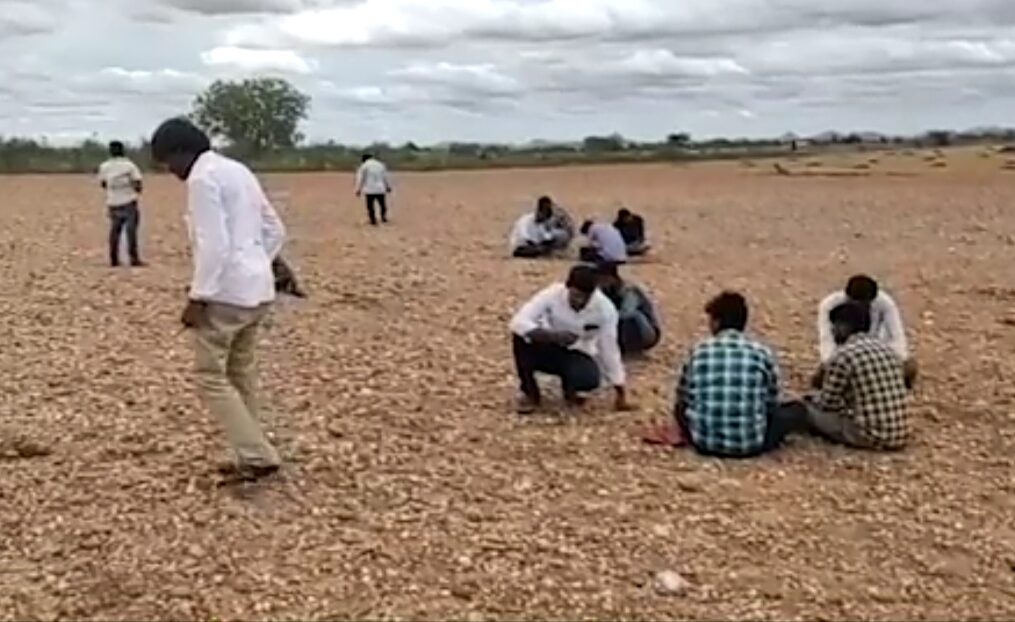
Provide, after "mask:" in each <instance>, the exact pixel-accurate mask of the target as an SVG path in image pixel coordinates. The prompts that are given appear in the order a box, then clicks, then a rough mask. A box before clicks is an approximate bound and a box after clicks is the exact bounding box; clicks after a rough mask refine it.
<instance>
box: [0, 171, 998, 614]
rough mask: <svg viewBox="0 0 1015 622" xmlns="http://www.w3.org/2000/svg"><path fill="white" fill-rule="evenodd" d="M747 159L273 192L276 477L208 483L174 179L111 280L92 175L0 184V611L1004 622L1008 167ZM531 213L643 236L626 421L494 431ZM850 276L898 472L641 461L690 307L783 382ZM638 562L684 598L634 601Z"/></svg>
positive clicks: (820, 452)
mask: <svg viewBox="0 0 1015 622" xmlns="http://www.w3.org/2000/svg"><path fill="white" fill-rule="evenodd" d="M985 162H986V160H985ZM878 166H884V162H881V163H879V164H878ZM768 168H769V167H768V165H762V164H758V165H757V166H756V167H754V168H749V167H746V166H741V165H736V164H716V165H700V166H693V167H676V166H669V165H649V166H637V167H634V166H631V167H623V166H616V167H597V168H562V169H553V170H537V169H533V170H502V171H484V172H446V173H428V174H411V175H410V174H404V175H399V176H397V177H396V180H395V181H396V184H397V188H396V193H397V194H396V195H395V197H394V200H393V219H394V224H392V225H391V226H389V227H387V228H381V229H377V230H375V229H371V228H370V227H368V226H366V225H365V219H366V218H365V213H364V211H363V210H362V207H361V206H360V204H359V202H358V201H357V200H356V199H355V198H354V197H352V196H351V186H352V183H351V181H350V179H349V176H348V175H346V174H334V175H327V174H307V175H279V176H269V177H267V178H266V185H267V187H268V188H269V189H270V191H271V193H272V194H273V195H274V196H276V197H278V198H279V199H280V201H279V203H280V204H283V205H281V206H280V207H281V209H280V211H281V212H282V215H283V218H284V220H285V221H286V223H287V225H288V227H289V233H290V242H289V245H288V246H287V250H286V256H287V257H289V258H290V259H291V261H292V263H293V264H294V267H295V268H296V270H297V273H298V274H299V276H300V277H301V279H302V280H303V281H304V283H305V284H306V286H307V288H308V289H309V290H310V293H311V298H310V299H309V300H308V301H305V302H295V301H291V300H287V301H285V302H284V303H282V304H280V305H278V307H277V312H276V314H275V315H274V317H273V321H272V324H271V326H270V328H269V329H268V330H267V331H266V332H265V334H264V347H263V348H262V380H263V384H264V396H265V398H266V399H267V401H268V403H269V404H270V407H271V411H272V412H273V413H274V417H273V423H272V426H271V429H272V430H273V433H274V435H275V437H276V439H277V440H278V443H279V445H280V447H281V449H282V451H283V453H284V457H285V458H286V459H287V461H288V467H287V472H286V473H285V475H284V477H283V478H281V479H280V480H279V481H276V482H272V483H270V484H266V485H264V486H258V487H256V488H248V489H242V490H234V491H230V490H224V489H220V488H217V487H216V486H215V476H214V472H213V471H214V465H215V464H216V463H217V462H218V461H220V460H221V459H222V458H223V457H224V456H225V445H224V439H223V437H222V435H221V434H220V432H219V431H218V429H217V428H216V427H215V425H214V423H213V421H212V420H211V417H210V415H209V414H208V413H207V412H206V410H205V409H204V408H202V407H201V406H200V404H199V403H198V401H197V398H196V396H195V394H194V390H193V387H192V384H191V380H190V375H189V366H190V364H191V349H190V345H189V343H188V342H187V335H185V334H180V333H179V332H178V315H179V312H180V310H181V309H182V303H183V301H184V289H185V287H186V285H187V283H188V281H189V275H190V263H189V257H188V245H187V240H186V233H185V227H184V222H183V218H182V214H183V208H184V206H183V202H184V193H183V189H182V187H181V185H180V184H178V183H177V182H176V181H175V180H173V179H170V178H169V177H151V178H149V180H148V191H147V193H146V195H145V199H144V203H143V206H142V209H143V217H142V219H143V220H142V229H143V248H142V251H143V252H144V253H145V255H146V259H147V260H148V261H149V262H150V264H151V266H150V267H148V268H146V269H142V270H128V269H121V270H118V271H114V270H112V269H110V268H108V267H107V266H106V265H105V260H106V258H105V249H104V243H103V240H104V236H105V228H106V221H105V216H104V211H103V208H102V206H101V202H102V198H101V194H100V193H99V191H98V189H97V188H96V187H94V184H93V182H92V180H90V179H88V178H85V177H74V176H51V177H5V178H0V197H2V200H0V267H2V272H3V275H4V276H3V283H4V288H3V294H2V295H0V318H2V319H0V322H2V324H0V335H2V344H3V345H2V347H0V618H2V619H52V618H75V619H105V620H108V619H123V620H127V619H130V620H139V619H181V620H207V619H210V618H217V619H220V620H238V619H244V620H260V619H363V618H373V619H378V618H380V619H446V618H454V619H463V620H484V619H537V618H567V619H583V620H584V619H594V618H598V619H603V618H610V619H617V618H623V619H642V620H644V619H671V618H672V619H676V618H680V619H695V620H717V619H734V618H737V619H751V620H788V619H806V620H868V619H869V620H874V619H893V620H902V619H912V620H917V619H920V620H958V619H963V620H974V619H975V620H1010V619H1015V470H1013V467H1015V385H1013V384H1012V378H1013V377H1015V358H1013V357H1012V356H1011V352H1012V351H1013V350H1015V268H1013V263H1012V259H1013V255H1015V173H1012V172H1002V171H1001V170H1000V166H998V164H997V162H993V163H992V164H990V166H988V165H987V164H986V163H985V164H983V165H982V166H979V167H974V166H972V165H970V166H968V167H965V168H963V167H956V166H952V167H936V168H935V169H933V170H932V169H931V168H930V167H929V166H924V167H922V168H921V170H920V171H918V172H917V173H915V174H914V175H913V176H905V177H902V176H900V177H890V176H887V175H877V174H871V175H869V176H865V177H855V178H854V177H842V178H832V177H828V178H823V177H821V176H820V175H809V176H806V177H804V176H801V177H785V176H778V175H774V174H773V175H769V174H767V170H768ZM814 168H815V167H812V168H811V172H812V173H813V172H814ZM918 168H919V167H918ZM544 192H549V193H551V194H552V195H553V196H554V198H556V199H557V200H558V201H559V202H560V203H561V204H563V205H565V206H566V207H568V208H569V209H570V210H571V211H572V213H573V214H575V216H576V218H579V219H580V218H581V217H583V216H587V215H594V214H599V215H602V216H612V214H613V212H614V211H615V210H616V208H617V206H618V204H619V201H624V202H625V203H626V204H627V205H628V206H629V207H631V208H634V209H635V210H636V211H640V212H641V213H642V214H644V215H645V216H646V219H647V220H648V224H649V235H650V237H651V239H652V241H653V242H654V244H655V247H656V249H655V252H654V254H653V255H652V256H651V257H650V258H649V259H648V260H647V261H646V262H644V263H641V264H638V265H635V266H633V267H631V268H630V269H629V270H628V271H627V273H628V275H629V277H630V278H632V279H634V280H636V281H638V282H640V283H642V284H644V285H646V286H647V287H648V289H649V290H650V291H651V292H652V294H653V295H654V297H655V299H656V302H657V304H658V305H659V307H660V309H661V314H662V318H663V321H664V330H665V335H664V341H663V343H662V344H661V345H660V347H659V348H657V349H656V350H655V351H654V352H653V353H652V355H651V357H650V359H649V360H647V361H644V362H639V363H637V364H635V365H632V366H631V368H630V371H631V376H632V380H631V389H632V397H633V399H634V400H635V401H636V402H637V403H638V404H639V405H640V410H639V412H637V413H634V414H623V415H618V414H613V413H611V412H609V406H610V400H609V399H608V398H609V396H608V395H604V396H602V397H600V398H598V399H596V400H595V401H594V402H593V403H592V404H591V405H590V406H589V407H588V408H587V409H586V410H585V412H583V413H582V414H581V415H580V416H577V417H575V416H568V417H554V416H543V417H537V418H534V419H532V420H524V421H523V420H520V419H519V418H518V417H516V416H515V415H514V414H513V411H512V409H511V404H512V399H513V397H514V392H515V381H514V377H513V373H512V361H511V358H510V342H509V335H508V331H507V321H508V319H509V318H510V316H511V314H512V313H513V311H514V310H515V308H516V307H517V306H518V305H519V304H521V303H522V302H523V301H524V300H525V299H526V298H527V297H528V296H529V295H531V294H532V293H534V292H535V291H536V290H537V289H538V288H540V287H542V286H544V285H546V284H548V283H549V282H551V281H553V280H555V279H558V278H562V276H563V275H564V274H565V272H566V270H567V269H568V267H569V265H570V264H569V263H568V262H565V261H543V262H526V261H518V260H509V259H507V258H506V251H507V249H506V236H507V232H508V230H509V228H510V226H511V223H512V222H513V220H514V219H515V218H516V217H517V216H518V215H519V214H520V213H521V212H522V211H524V210H527V209H531V206H532V204H533V203H534V201H535V198H536V197H537V196H538V195H539V194H542V193H544ZM858 271H865V272H870V273H871V274H873V275H875V276H876V277H878V278H879V279H880V280H881V282H882V285H883V286H884V287H885V288H886V289H887V290H888V291H890V292H891V293H892V294H893V295H894V296H895V297H896V299H897V300H898V301H899V302H900V304H901V306H902V311H903V314H904V318H905V320H906V322H907V327H908V330H909V336H910V339H911V342H912V347H913V348H914V350H915V353H916V356H917V358H918V360H919V362H920V364H921V372H922V378H921V384H920V386H919V390H918V392H917V393H916V395H915V398H914V400H913V415H914V419H915V428H916V430H917V438H916V440H915V442H914V444H913V446H912V448H911V449H909V450H908V451H906V452H904V453H901V454H893V455H875V454H869V453H861V452H855V451H849V450H845V449H840V448H835V447H830V446H826V445H824V444H822V443H821V442H819V441H815V440H811V439H804V438H793V439H792V440H791V441H790V443H789V445H788V446H787V447H786V448H784V449H783V450H781V451H779V452H777V453H776V454H774V455H772V456H770V457H765V458H762V459H758V460H753V461H746V462H720V461H717V460H714V459H705V458H699V457H696V456H695V455H693V454H692V453H690V452H688V451H670V450H665V449H660V448H657V447H650V446H646V445H643V444H642V443H641V442H640V441H639V440H638V438H637V433H638V431H639V429H640V428H641V427H643V426H644V425H645V424H646V423H648V422H650V421H653V420H655V419H657V418H660V417H664V416H666V414H667V413H668V410H669V408H670V406H671V401H672V394H673V388H674V387H673V384H674V381H675V374H676V369H677V364H678V362H679V361H680V359H681V358H682V357H683V355H684V353H685V352H686V350H687V349H688V348H689V347H690V346H691V345H692V344H693V343H694V341H695V340H696V339H698V338H700V337H702V336H704V334H705V331H706V321H705V318H704V313H703V310H702V307H703V305H704V303H705V302H706V301H707V299H708V298H709V297H710V296H711V295H713V294H715V293H718V291H720V290H721V289H723V288H727V287H731V288H737V289H740V290H741V291H743V292H744V293H745V294H746V295H747V296H748V300H749V302H750V303H751V304H752V318H751V325H752V327H753V329H754V330H755V331H756V332H757V333H758V334H760V335H761V336H762V338H763V339H764V340H766V341H767V342H769V343H771V344H772V345H773V346H775V347H776V348H777V349H778V352H779V354H780V358H781V363H782V366H783V371H784V375H785V376H786V378H787V382H788V385H789V388H790V389H792V390H796V391H799V390H802V389H803V388H804V385H805V382H806V378H807V377H808V375H809V374H810V372H811V371H812V370H813V367H814V366H815V365H816V359H817V351H816V349H817V348H816V335H815V333H816V326H815V310H816V305H817V303H818V301H819V299H820V298H821V297H822V296H823V295H824V294H826V293H828V292H829V291H831V290H832V289H833V288H835V287H840V286H842V285H843V284H844V283H845V280H846V278H847V277H848V276H850V275H851V274H852V273H854V272H858ZM663 570H673V571H676V572H678V573H680V574H681V575H682V576H683V577H685V578H686V579H687V580H688V581H689V582H690V588H689V590H688V591H687V592H686V593H685V594H683V595H661V594H658V593H657V591H656V590H655V589H653V580H652V579H653V576H654V575H655V574H656V573H657V572H659V571H663Z"/></svg>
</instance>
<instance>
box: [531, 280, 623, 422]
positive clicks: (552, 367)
mask: <svg viewBox="0 0 1015 622" xmlns="http://www.w3.org/2000/svg"><path fill="white" fill-rule="evenodd" d="M596 282H597V279H596V273H595V271H594V270H593V269H592V268H591V267H589V266H576V267H574V268H572V269H571V272H570V274H569V275H568V277H567V282H566V283H555V284H553V285H550V286H549V287H547V288H546V289H544V290H542V291H541V292H539V293H538V294H536V295H535V297H533V298H532V299H531V300H529V301H528V302H527V303H525V305H523V306H522V308H521V309H519V310H518V313H516V314H515V316H514V318H512V320H511V332H512V341H513V344H514V357H515V367H516V369H517V371H518V378H519V380H520V381H521V396H520V398H519V401H518V413H519V414H531V413H533V412H535V410H536V409H537V408H538V407H539V404H540V391H539V385H538V384H537V382H536V377H535V374H536V372H541V373H544V374H550V375H553V376H558V377H560V380H561V384H562V386H563V390H564V398H565V400H567V402H568V403H569V404H581V403H582V401H583V399H582V398H581V397H580V394H581V393H587V392H590V391H594V390H595V389H597V388H598V387H599V384H600V369H602V372H603V373H604V374H605V375H606V379H607V380H608V381H609V382H610V384H612V385H613V387H614V390H615V391H616V401H615V407H616V409H617V410H619V411H624V410H629V409H630V406H629V405H628V403H627V394H626V392H625V390H624V383H625V380H626V378H625V376H626V373H625V371H624V363H623V361H622V360H621V358H620V349H619V348H618V346H617V311H616V309H614V308H613V304H612V303H611V302H610V301H609V299H608V298H607V297H606V296H605V295H604V294H603V293H602V292H600V291H598V290H597V289H596Z"/></svg>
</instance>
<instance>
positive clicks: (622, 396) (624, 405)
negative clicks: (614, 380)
mask: <svg viewBox="0 0 1015 622" xmlns="http://www.w3.org/2000/svg"><path fill="white" fill-rule="evenodd" d="M614 391H616V392H617V397H616V399H615V400H614V402H613V409H614V410H616V411H617V412H618V413H629V412H634V411H636V410H638V407H637V406H636V405H634V404H632V403H631V402H629V401H627V391H626V390H625V389H624V387H614Z"/></svg>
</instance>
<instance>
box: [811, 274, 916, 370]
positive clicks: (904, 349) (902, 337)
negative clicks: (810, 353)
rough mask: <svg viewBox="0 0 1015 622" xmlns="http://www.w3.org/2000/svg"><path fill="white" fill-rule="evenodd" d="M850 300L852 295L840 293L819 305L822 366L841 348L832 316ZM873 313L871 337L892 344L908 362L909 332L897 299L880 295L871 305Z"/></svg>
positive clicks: (896, 351) (897, 352)
mask: <svg viewBox="0 0 1015 622" xmlns="http://www.w3.org/2000/svg"><path fill="white" fill-rule="evenodd" d="M848 301H849V296H847V295H846V292H844V291H839V292H835V293H834V294H830V295H829V296H827V297H826V298H825V299H824V300H822V301H821V304H820V305H818V341H819V353H820V355H821V362H822V363H828V362H829V361H830V360H832V356H833V355H834V354H835V351H836V349H837V346H836V345H835V337H834V335H833V334H832V320H830V319H829V317H828V314H829V313H831V311H832V309H834V308H835V307H837V306H839V305H841V304H842V303H844V302H848ZM870 314H871V329H870V332H869V333H868V334H870V335H871V336H872V337H875V338H877V339H880V340H881V341H883V342H884V343H886V344H888V346H889V347H890V348H891V349H892V350H893V351H894V352H895V354H896V355H898V357H899V358H900V359H902V360H906V359H908V358H909V344H908V343H906V330H905V328H904V327H903V325H902V314H900V313H899V307H898V305H897V304H895V300H893V299H892V297H891V296H889V295H888V294H886V293H885V292H878V295H877V298H875V299H874V301H873V302H871V306H870Z"/></svg>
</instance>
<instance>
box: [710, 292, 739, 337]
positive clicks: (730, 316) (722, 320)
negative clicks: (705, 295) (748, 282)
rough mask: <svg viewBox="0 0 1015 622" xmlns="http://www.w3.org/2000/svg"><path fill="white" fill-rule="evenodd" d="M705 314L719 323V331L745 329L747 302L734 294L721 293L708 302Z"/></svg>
mask: <svg viewBox="0 0 1015 622" xmlns="http://www.w3.org/2000/svg"><path fill="white" fill-rule="evenodd" d="M705 313H707V314H708V316H709V317H710V318H712V319H714V320H716V321H717V322H719V330H727V329H733V330H744V329H745V328H747V301H746V300H744V297H743V296H741V295H740V294H738V293H736V292H723V293H721V294H719V295H718V296H716V297H715V298H713V299H712V300H710V301H709V302H708V304H707V305H705Z"/></svg>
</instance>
